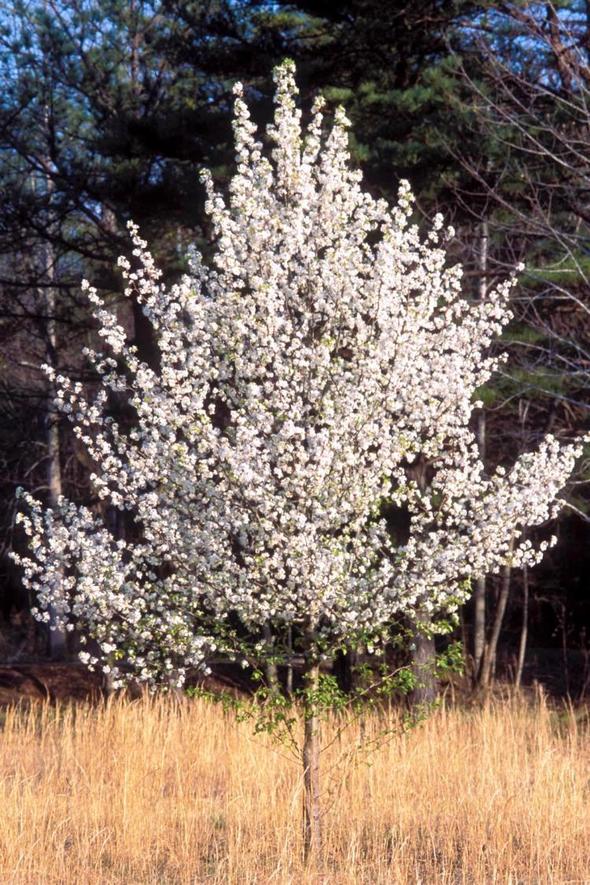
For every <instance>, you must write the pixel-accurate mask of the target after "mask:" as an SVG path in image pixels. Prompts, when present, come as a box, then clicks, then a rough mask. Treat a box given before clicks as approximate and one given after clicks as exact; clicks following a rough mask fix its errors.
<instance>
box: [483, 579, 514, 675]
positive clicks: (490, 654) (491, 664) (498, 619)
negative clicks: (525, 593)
mask: <svg viewBox="0 0 590 885" xmlns="http://www.w3.org/2000/svg"><path fill="white" fill-rule="evenodd" d="M510 573H511V569H510V566H509V565H505V566H504V568H503V569H502V582H501V585H500V595H499V596H498V603H497V605H496V611H495V613H494V624H493V626H492V633H491V635H490V641H489V642H488V643H487V645H486V647H485V650H484V654H483V660H482V665H481V675H480V680H479V684H480V685H481V686H482V687H483V688H487V687H488V686H489V684H490V682H491V681H492V676H493V673H494V669H495V665H496V653H497V650H498V640H499V638H500V631H501V630H502V623H503V621H504V615H505V613H506V606H507V604H508V597H509V596H510Z"/></svg>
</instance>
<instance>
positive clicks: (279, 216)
mask: <svg viewBox="0 0 590 885" xmlns="http://www.w3.org/2000/svg"><path fill="white" fill-rule="evenodd" d="M275 81H276V99H275V101H276V111H275V117H274V122H273V125H272V126H270V127H269V129H268V131H267V136H268V138H269V139H270V141H271V142H272V145H273V148H272V151H271V152H270V153H268V152H267V151H266V150H265V148H264V147H263V144H262V141H260V140H258V138H257V134H256V128H255V126H254V125H253V123H252V121H251V119H250V116H249V113H248V109H247V107H246V105H245V103H244V100H243V97H242V88H241V86H238V87H236V89H235V96H236V98H235V116H234V134H235V143H236V164H237V169H236V173H235V175H234V177H233V179H232V181H231V184H230V186H229V192H228V194H227V196H226V197H224V196H223V195H222V194H221V193H219V192H218V191H217V190H216V189H215V187H214V185H213V181H212V178H211V176H210V175H209V173H204V174H203V176H202V177H203V182H204V186H205V188H206V191H207V202H206V211H207V213H208V216H209V220H210V223H211V227H212V231H213V237H214V242H215V251H214V255H213V258H212V260H211V262H210V263H208V262H207V261H205V259H204V258H203V257H202V256H201V255H200V254H199V253H198V252H197V251H196V250H194V249H193V250H192V251H191V253H190V272H189V273H188V274H187V275H186V276H185V277H184V278H183V279H182V280H181V281H180V283H178V284H177V285H175V286H172V287H171V288H166V287H164V285H162V283H161V282H160V273H159V271H158V270H157V269H156V267H155V266H154V262H153V259H152V257H151V255H150V253H149V252H148V251H147V244H146V243H145V242H144V241H143V240H142V239H141V237H140V235H139V232H138V230H137V228H136V227H135V226H134V225H130V233H131V237H132V241H133V247H134V248H133V257H134V261H133V263H131V262H130V261H129V260H128V259H126V258H122V259H120V261H119V266H120V268H121V272H122V273H123V275H124V277H125V278H126V280H127V284H128V288H127V294H128V295H130V296H131V295H133V296H134V297H137V298H138V299H139V300H140V302H141V304H142V306H143V311H144V313H145V315H146V317H147V318H148V319H149V320H150V322H151V323H152V325H153V327H154V330H155V333H156V335H157V340H158V346H159V354H160V363H161V368H160V370H159V371H158V372H156V371H154V370H153V369H152V368H150V367H149V366H148V365H147V364H145V363H144V362H142V360H141V359H140V358H139V355H138V353H137V350H136V349H135V347H134V346H132V345H130V344H129V343H128V342H127V339H126V333H125V330H124V329H123V327H122V326H121V325H120V324H119V323H118V322H117V319H116V317H115V316H114V314H112V313H111V312H110V311H109V310H107V309H106V307H105V306H104V304H103V303H102V300H101V298H100V296H99V295H98V293H97V292H96V290H95V289H93V288H92V287H91V286H90V285H89V284H87V283H86V284H85V290H86V292H87V295H88V298H89V300H90V302H91V304H92V305H93V310H94V315H95V317H96V319H97V321H98V324H99V330H100V331H99V334H100V337H101V339H102V348H103V349H102V350H100V351H92V350H87V351H86V355H87V357H88V359H89V360H90V361H91V362H92V363H93V365H94V367H95V369H96V371H97V372H98V374H99V376H100V378H101V381H102V383H101V386H100V389H99V391H98V393H97V394H96V395H95V396H93V397H87V395H86V394H85V392H84V390H83V389H82V387H81V385H75V384H73V383H72V382H71V381H70V380H69V379H68V378H66V377H63V376H61V375H58V376H57V377H56V378H55V379H54V383H55V384H56V386H57V389H58V397H57V405H58V406H59V408H60V409H61V410H62V411H63V412H64V413H65V414H67V416H68V418H69V419H70V420H71V421H72V423H73V426H74V429H75V432H76V434H77V435H78V436H79V438H80V439H81V440H82V441H83V443H84V444H85V446H86V447H87V449H88V452H89V455H90V456H91V458H92V459H93V460H94V461H95V462H96V465H97V469H96V472H95V473H94V475H93V477H92V480H93V483H94V487H95V489H96V493H97V495H98V497H99V498H101V499H103V500H105V501H106V502H107V503H108V504H110V505H111V506H112V507H115V508H118V509H119V510H122V511H125V512H126V513H127V515H128V518H129V519H130V520H131V521H132V523H133V525H134V531H133V532H132V533H131V536H130V537H129V538H128V539H127V541H126V542H122V541H120V540H119V541H117V540H116V539H115V538H114V537H113V536H112V534H111V533H110V531H109V529H108V528H107V527H106V526H105V525H104V524H103V522H102V521H101V519H100V518H99V517H98V516H97V515H96V514H95V513H93V512H92V511H91V510H90V509H89V508H87V507H83V506H78V505H76V504H74V503H72V502H70V501H67V500H65V499H62V500H60V502H59V504H58V506H57V507H56V508H55V509H54V510H51V509H47V508H44V507H43V506H42V505H41V504H40V503H39V502H37V501H35V500H33V499H32V498H31V497H30V496H28V495H25V498H26V505H27V506H26V509H25V512H24V513H23V514H22V515H21V522H22V524H23V526H24V530H25V531H26V533H27V534H28V536H29V538H30V546H29V553H28V554H27V555H25V556H23V557H20V558H18V557H17V558H18V559H19V561H20V563H21V565H22V567H23V569H24V576H25V583H26V585H27V586H28V587H30V588H32V589H34V590H35V592H36V594H37V600H38V615H37V616H38V617H39V618H40V619H45V618H46V617H47V610H48V608H49V606H52V607H53V608H54V609H55V610H57V611H58V612H60V613H61V618H62V619H63V621H64V622H70V621H75V622H77V623H80V624H83V625H84V626H85V628H86V631H87V633H88V635H89V636H92V637H94V639H95V640H96V641H97V647H98V650H97V651H96V654H95V656H91V655H90V654H89V653H87V652H84V653H83V655H82V658H83V660H84V661H85V662H86V663H88V664H89V665H90V666H95V665H97V664H99V663H102V665H103V666H104V667H109V668H110V669H111V670H112V672H113V675H114V677H115V679H118V678H120V676H121V674H120V668H119V666H118V665H117V661H118V660H120V659H124V660H125V661H126V663H127V665H130V666H131V667H132V668H133V669H134V671H135V674H136V675H139V677H140V678H142V679H146V680H151V679H155V678H157V677H158V676H161V675H165V674H167V673H170V672H174V674H175V679H177V680H178V683H179V684H181V682H182V678H183V674H184V672H185V670H186V668H187V667H190V666H194V665H198V664H200V663H202V662H203V661H204V660H205V659H206V657H207V655H208V654H209V653H210V652H211V650H212V649H214V648H216V647H218V648H220V649H222V650H225V651H230V652H232V651H233V653H234V654H235V655H236V656H237V657H238V659H242V655H241V653H240V652H239V650H237V649H232V645H231V635H229V634H231V630H232V629H233V625H235V623H236V622H238V623H240V624H241V625H243V627H245V628H247V629H248V630H254V631H255V630H256V629H259V628H260V626H261V625H262V624H263V623H265V622H270V623H272V624H274V625H276V626H277V627H279V628H280V627H281V626H288V625H293V626H295V627H296V628H299V629H301V630H303V629H310V628H313V629H314V630H315V631H316V632H319V633H320V634H322V635H323V636H324V637H325V638H326V641H329V642H338V641H342V640H347V639H350V638H351V637H353V636H355V635H357V634H358V632H359V631H361V630H370V631H375V632H379V631H382V630H383V627H384V626H385V625H387V624H388V623H390V622H391V621H392V620H395V619H397V618H399V617H400V616H403V615H407V614H411V613H412V612H416V611H426V612H431V613H433V614H440V613H444V612H446V611H449V610H451V611H452V610H454V609H455V608H456V607H457V605H458V604H460V603H461V602H463V601H464V600H465V599H466V598H467V596H468V594H469V592H470V581H471V579H472V578H475V577H477V576H479V575H483V574H485V573H488V572H493V571H496V570H498V569H499V568H500V567H501V566H502V565H503V564H504V563H506V562H509V563H511V564H512V565H522V564H524V563H529V564H530V563H534V562H536V561H537V560H538V558H539V557H540V555H541V554H542V550H543V548H544V545H542V546H541V548H539V549H534V548H533V547H532V545H531V543H530V541H525V540H523V532H524V530H525V529H526V528H527V527H529V526H534V525H538V524H540V523H543V522H544V521H546V520H547V519H549V518H550V517H551V516H553V515H554V514H555V512H556V509H557V506H558V505H557V504H555V501H556V495H557V494H558V493H559V491H560V489H561V488H562V487H563V486H564V483H565V482H566V479H567V477H568V475H569V474H570V472H571V470H572V468H573V465H574V460H575V458H576V457H577V455H578V453H579V445H578V444H577V443H574V444H561V443H559V442H558V441H557V440H555V439H554V438H552V437H548V438H547V439H546V440H545V441H544V442H543V443H542V444H541V446H540V447H539V449H538V450H537V451H535V452H531V453H527V454H525V455H523V456H522V457H521V458H520V459H519V460H518V461H517V462H516V464H515V465H514V466H513V467H512V468H511V469H510V470H508V471H506V472H504V471H503V470H502V469H500V468H498V470H497V471H496V472H495V473H494V474H493V475H491V476H487V475H486V473H485V470H484V468H483V465H482V463H481V461H480V458H479V455H478V451H477V446H476V444H475V440H474V437H473V434H472V432H471V430H470V429H469V421H470V416H471V413H472V409H473V402H474V392H475V391H476V389H477V388H478V387H480V386H481V385H482V384H484V383H485V382H486V381H487V380H488V379H489V377H490V375H491V374H492V372H493V371H494V369H495V368H496V365H497V359H496V358H494V357H492V356H491V355H490V350H489V349H490V344H491V342H492V341H493V339H494V338H496V337H497V336H498V335H499V334H500V333H501V331H502V329H503V328H504V327H505V325H506V323H507V322H508V321H509V319H510V311H509V304H508V302H509V294H510V289H511V287H512V285H513V281H508V282H506V283H504V284H502V285H500V286H498V287H497V288H496V289H495V290H494V291H491V292H490V293H489V295H488V296H487V298H486V300H485V301H483V302H476V303H472V302H470V301H469V300H468V299H467V298H465V297H463V296H462V294H461V268H460V267H459V266H457V265H455V266H450V265H449V264H448V263H447V258H446V254H445V249H444V247H443V245H441V244H442V243H444V242H445V240H446V238H447V237H448V233H449V232H448V231H447V232H445V231H444V230H442V229H441V228H442V219H441V218H440V217H438V218H437V219H436V221H435V224H434V227H433V229H432V231H431V232H430V234H429V235H427V236H426V238H422V237H421V236H420V234H419V231H418V229H417V227H416V226H415V225H414V224H412V221H411V218H412V211H413V210H412V205H413V197H412V194H411V191H410V188H409V185H408V184H407V182H402V183H401V185H400V188H399V197H398V201H397V203H396V204H395V205H394V206H393V207H390V206H388V205H387V204H386V202H384V201H383V200H378V199H374V198H373V197H372V196H371V195H370V194H369V193H368V192H367V191H365V190H364V189H363V188H362V186H361V175H360V173H359V172H358V171H356V170H354V169H352V168H351V165H350V160H349V154H348V149H347V141H348V135H347V126H348V123H347V121H346V118H345V116H344V113H343V112H342V111H337V113H336V115H335V120H334V122H333V124H332V126H331V128H330V129H329V130H328V131H326V126H325V123H324V121H323V118H322V106H321V103H320V102H316V104H315V105H314V110H313V117H312V121H311V123H310V125H309V127H308V128H307V129H306V130H305V131H302V128H301V121H300V111H299V110H298V109H297V107H296V102H295V99H296V92H297V90H296V87H295V82H294V72H293V67H292V65H291V64H289V63H285V64H283V65H282V66H280V67H279V68H278V69H277V70H276V72H275ZM48 371H51V370H50V369H48ZM111 391H116V392H119V393H124V394H125V395H126V396H127V397H128V401H129V403H130V405H131V406H132V407H133V409H134V411H135V413H136V422H135V424H134V426H133V427H132V428H127V427H126V426H125V427H124V426H122V425H121V424H120V423H119V422H118V421H117V420H116V419H115V418H113V416H112V415H110V414H109V393H110V392H111ZM418 456H420V457H421V458H422V459H425V460H426V461H427V462H428V464H429V465H430V468H429V469H430V473H431V474H432V476H431V478H429V480H428V483H427V484H426V486H425V487H420V488H419V487H418V486H417V484H416V483H415V482H414V481H412V480H411V479H410V478H409V473H408V465H410V464H411V463H412V462H414V461H415V460H416V459H417V458H418ZM386 502H393V503H395V504H396V505H397V506H398V507H404V508H407V509H408V511H409V513H410V528H409V537H408V539H407V540H406V541H405V543H403V544H401V545H400V544H398V543H396V541H395V539H394V538H393V537H392V535H391V533H390V531H389V530H388V527H387V525H386V522H385V519H384V518H383V516H382V509H383V504H384V503H386ZM64 574H65V575H67V578H66V579H65V580H64V579H63V575H64Z"/></svg>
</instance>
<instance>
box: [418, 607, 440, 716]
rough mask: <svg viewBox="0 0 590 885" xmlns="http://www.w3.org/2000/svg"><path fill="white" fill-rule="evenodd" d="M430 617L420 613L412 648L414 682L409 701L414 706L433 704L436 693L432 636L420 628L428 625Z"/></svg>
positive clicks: (434, 650) (434, 655) (434, 654)
mask: <svg viewBox="0 0 590 885" xmlns="http://www.w3.org/2000/svg"><path fill="white" fill-rule="evenodd" d="M429 624H430V618H429V617H427V616H425V615H424V614H421V616H420V623H419V624H417V627H416V633H415V636H414V643H413V645H414V647H413V649H412V672H413V674H414V678H415V679H416V684H415V687H414V689H413V690H412V695H411V701H412V704H413V705H414V706H424V705H429V704H433V703H434V702H435V701H436V698H437V695H438V686H437V682H436V673H435V667H436V648H435V645H434V636H431V635H430V634H429V633H428V632H426V633H425V632H424V630H423V629H420V625H424V627H426V628H427V627H428V626H429Z"/></svg>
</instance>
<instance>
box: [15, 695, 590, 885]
mask: <svg viewBox="0 0 590 885" xmlns="http://www.w3.org/2000/svg"><path fill="white" fill-rule="evenodd" d="M384 715H385V714H384ZM390 716H391V717H392V718H394V717H395V714H390ZM0 722H2V720H0ZM382 724H383V723H382V721H381V722H379V720H378V718H377V717H376V716H373V718H369V720H368V721H367V724H366V729H365V732H364V740H368V739H370V737H371V734H373V733H375V732H376V730H378V729H379V728H381V727H382ZM333 728H334V725H333V724H330V723H327V724H326V725H325V726H324V737H325V739H326V740H329V738H330V735H332V734H333ZM589 732H590V729H589V728H588V725H587V719H585V718H584V716H583V715H582V714H581V713H580V712H579V711H578V713H577V714H574V713H573V711H570V712H569V713H568V712H567V711H566V712H562V713H561V714H560V713H558V712H557V711H555V710H553V711H552V710H550V709H549V708H548V706H547V705H546V704H545V702H544V701H543V699H542V698H541V699H540V700H537V702H536V703H535V704H530V703H529V704H527V703H525V702H524V701H522V700H520V701H519V700H515V699H512V700H508V701H503V702H490V703H488V704H487V705H484V706H483V707H479V708H474V709H470V710H467V709H464V710H457V709H454V710H452V709H449V710H445V709H441V710H439V711H437V712H436V713H434V714H432V716H431V717H430V718H429V719H428V720H427V721H426V722H424V723H422V724H421V725H419V726H417V727H415V728H413V729H412V730H411V731H409V732H407V733H405V734H402V735H398V736H397V737H395V738H394V739H392V740H390V741H389V742H388V743H387V744H386V745H383V746H382V747H381V748H380V749H378V750H377V751H375V752H374V753H373V754H372V755H371V756H370V757H369V759H368V760H367V759H366V758H365V757H364V755H363V754H361V755H360V756H359V757H357V758H356V761H353V760H351V759H350V758H347V757H346V752H345V751H346V748H347V747H349V746H350V745H351V742H358V741H359V740H360V739H362V732H359V728H358V726H356V725H353V726H351V728H350V730H349V731H348V732H346V733H345V735H344V736H343V737H342V739H341V740H340V741H339V740H336V741H335V742H334V743H333V745H332V747H331V748H329V749H328V750H327V751H326V753H325V758H324V759H323V767H324V773H325V777H324V787H325V791H326V795H325V798H324V805H325V821H324V825H325V842H326V846H325V850H326V864H325V868H324V871H323V873H320V872H318V871H312V870H307V871H305V870H304V869H303V866H302V863H301V833H300V816H301V773H300V770H299V766H298V765H297V764H296V762H295V761H293V760H291V759H290V758H289V757H288V754H287V753H286V751H285V750H281V749H280V748H279V749H278V750H277V749H276V748H275V747H274V745H273V744H272V743H271V742H270V740H269V738H267V737H266V736H263V735H253V733H252V725H251V724H248V723H241V724H236V722H235V719H234V717H233V714H231V713H225V712H224V711H223V710H222V709H221V708H220V707H219V706H214V705H212V704H211V703H210V702H207V701H205V700H193V701H188V700H187V701H182V702H178V701H173V700H166V699H157V698H156V699H152V700H149V699H145V700H139V701H133V702H130V701H125V700H115V701H113V702H110V703H108V704H106V705H104V706H100V705H98V706H94V707H92V706H88V705H79V706H64V707H59V706H58V707H51V706H42V707H37V708H34V707H33V708H31V709H30V710H29V711H27V710H21V711H19V710H18V709H9V710H7V711H6V712H5V713H4V718H3V722H2V726H1V728H0V809H1V823H0V883H2V885H10V883H27V885H29V883H31V885H33V883H34V885H37V883H39V885H53V883H56V885H57V883H59V885H94V883H105V885H107V883H125V885H132V883H138V885H140V883H141V885H144V883H146V885H147V883H150V885H151V883H153V885H156V883H157V885H164V883H179V885H180V883H219V885H221V883H223V885H226V883H228V885H231V883H236V885H237V883H240V885H245V883H267V882H268V883H294V885H295V883H297V885H299V883H305V882H309V883H311V882H314V883H315V882H318V883H319V882H323V883H330V885H331V883H351V885H352V883H354V885H357V883H371V885H377V883H425V885H435V883H449V885H450V883H453V885H456V883H478V885H479V883H495V882H498V883H499V882H502V883H514V885H516V883H550V882H551V883H560V885H562V883H588V882H590V733H589ZM343 754H344V755H343ZM367 762H368V763H369V764H367Z"/></svg>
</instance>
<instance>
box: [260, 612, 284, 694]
mask: <svg viewBox="0 0 590 885" xmlns="http://www.w3.org/2000/svg"><path fill="white" fill-rule="evenodd" d="M262 633H263V636H264V641H265V644H266V655H267V656H272V654H273V649H274V644H275V639H274V636H273V634H272V628H271V626H270V624H269V623H265V624H264V626H263V628H262ZM265 677H266V685H267V688H268V689H269V691H270V692H271V693H272V694H275V695H276V694H278V693H279V691H280V683H279V668H278V667H277V664H276V661H273V660H271V659H270V657H267V662H266V666H265Z"/></svg>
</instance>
